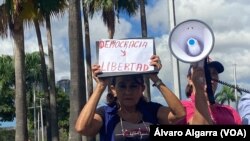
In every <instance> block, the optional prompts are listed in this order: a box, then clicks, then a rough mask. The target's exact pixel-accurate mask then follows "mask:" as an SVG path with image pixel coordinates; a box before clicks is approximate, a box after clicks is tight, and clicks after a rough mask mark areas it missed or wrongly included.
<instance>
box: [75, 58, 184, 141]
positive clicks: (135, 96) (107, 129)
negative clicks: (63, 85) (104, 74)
mask: <svg viewBox="0 0 250 141" xmlns="http://www.w3.org/2000/svg"><path fill="white" fill-rule="evenodd" d="M150 64H151V65H153V66H155V67H157V68H158V69H159V70H160V69H161V64H160V58H159V56H157V55H153V56H152V57H151V62H150ZM92 72H93V74H94V75H93V76H94V78H95V80H96V82H97V84H96V87H95V89H94V91H93V94H92V95H91V97H90V99H89V100H88V101H87V103H86V104H85V106H84V107H83V109H82V111H81V112H80V114H79V117H78V119H77V121H76V124H75V129H76V131H77V132H79V133H81V134H82V135H85V136H95V135H97V134H98V133H99V135H100V141H120V140H126V139H128V140H137V141H139V140H142V141H146V140H149V125H152V124H155V125H156V124H175V122H177V121H179V120H181V119H183V118H184V117H185V114H186V113H185V109H184V107H183V106H182V104H181V102H180V100H179V99H178V98H177V97H176V95H175V94H173V93H172V91H171V90H170V89H169V88H168V87H166V85H165V84H164V83H163V82H162V81H161V79H160V78H159V77H158V75H157V73H152V74H147V75H149V78H150V79H151V81H153V83H154V84H153V86H155V87H156V88H158V90H159V91H160V92H161V94H162V96H163V98H164V99H165V101H166V103H167V105H168V107H166V106H163V105H162V104H160V103H156V102H149V101H147V100H146V99H145V97H144V96H143V91H144V89H145V85H144V79H143V78H144V77H143V75H142V74H136V75H126V76H114V77H112V78H111V80H110V82H111V86H110V88H111V93H109V94H108V95H107V105H105V106H101V107H99V108H97V104H98V102H99V100H100V97H101V95H102V93H103V92H104V90H105V88H106V87H107V85H108V84H109V79H108V78H98V77H97V75H98V74H99V73H101V70H100V66H99V65H93V67H92Z"/></svg>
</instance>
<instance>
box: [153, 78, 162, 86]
mask: <svg viewBox="0 0 250 141" xmlns="http://www.w3.org/2000/svg"><path fill="white" fill-rule="evenodd" d="M160 84H162V81H161V79H158V80H157V81H156V82H155V83H154V84H153V85H152V86H153V87H158V86H159V85H160Z"/></svg>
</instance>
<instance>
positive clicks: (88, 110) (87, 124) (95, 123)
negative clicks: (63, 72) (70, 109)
mask: <svg viewBox="0 0 250 141" xmlns="http://www.w3.org/2000/svg"><path fill="white" fill-rule="evenodd" d="M99 68H100V67H99V66H98V65H94V66H93V67H92V71H93V74H94V78H95V80H96V82H97V84H96V88H95V89H94V91H93V94H92V95H91V96H90V98H89V100H88V101H87V103H86V104H85V105H84V107H83V109H82V111H81V112H80V115H79V116H78V119H77V121H76V124H75V129H76V131H77V132H79V133H81V134H83V135H85V136H95V135H96V134H97V133H98V132H99V130H100V128H101V126H102V122H103V121H102V118H101V116H100V115H98V114H96V113H95V111H96V107H97V104H98V102H99V100H100V98H101V95H102V93H103V91H104V90H105V88H106V86H107V84H108V80H107V78H105V79H98V78H97V77H96V76H97V74H98V73H99V72H100V70H99Z"/></svg>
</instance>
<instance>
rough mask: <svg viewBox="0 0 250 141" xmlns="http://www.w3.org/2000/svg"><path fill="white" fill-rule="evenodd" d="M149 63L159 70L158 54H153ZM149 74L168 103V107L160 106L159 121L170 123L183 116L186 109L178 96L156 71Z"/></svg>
mask: <svg viewBox="0 0 250 141" xmlns="http://www.w3.org/2000/svg"><path fill="white" fill-rule="evenodd" d="M151 65H154V66H156V67H157V68H158V69H159V70H160V69H161V64H160V59H159V57H158V56H153V57H152V58H151ZM149 76H150V79H151V81H153V83H154V84H155V87H157V88H158V89H159V91H160V92H161V94H162V96H163V97H164V99H165V101H166V102H167V104H168V107H165V106H162V107H160V108H159V110H158V112H157V117H158V121H159V123H160V124H172V123H174V122H176V121H178V120H180V119H181V118H184V117H185V115H186V111H185V109H184V107H183V106H182V104H181V102H180V100H179V99H178V97H177V96H176V95H175V94H174V93H173V92H172V91H171V90H170V89H169V88H168V87H167V86H166V85H165V84H164V83H163V82H162V81H161V79H160V78H159V77H158V76H157V74H156V73H154V74H150V75H149Z"/></svg>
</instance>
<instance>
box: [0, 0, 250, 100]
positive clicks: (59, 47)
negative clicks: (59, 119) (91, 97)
mask: <svg viewBox="0 0 250 141" xmlns="http://www.w3.org/2000/svg"><path fill="white" fill-rule="evenodd" d="M2 3H3V0H0V4H2ZM249 4H250V1H249V0H238V1H235V0H216V1H215V0H202V1H201V0H175V17H176V24H179V23H181V22H183V21H185V20H189V19H198V20H201V21H203V22H205V23H206V24H207V25H209V27H210V28H211V29H212V31H213V34H214V36H215V41H214V46H213V50H212V51H211V53H210V54H209V57H210V58H211V59H212V60H217V61H220V62H221V63H222V64H223V65H224V68H225V70H224V73H222V74H220V80H222V81H225V82H227V83H229V84H234V83H235V79H234V78H235V76H236V82H237V85H238V86H239V87H241V88H244V89H247V90H249V89H250V83H249V82H250V73H249V68H250V61H249V54H250V26H249V23H250V16H249V15H250V8H249ZM146 16H147V17H146V18H147V29H148V37H153V38H154V40H155V47H156V54H157V55H159V56H160V58H161V61H162V64H163V68H162V69H161V71H160V72H159V76H160V78H161V79H162V80H163V82H164V83H165V84H166V85H167V86H168V87H169V88H170V89H171V90H172V91H175V90H174V84H173V80H174V77H173V69H172V65H173V64H172V59H173V56H172V54H171V52H170V49H169V45H168V39H169V34H170V32H171V31H172V28H171V27H170V23H172V22H173V21H172V20H171V19H169V5H168V1H167V0H150V1H149V3H148V5H147V6H146ZM89 20H90V21H89V22H90V24H89V25H90V36H91V37H90V39H91V46H92V50H91V51H92V63H96V61H97V59H96V53H95V52H96V50H95V42H96V41H98V40H100V39H105V38H108V33H107V28H106V27H105V25H104V24H103V22H102V19H101V15H99V14H96V15H94V17H93V18H92V19H89ZM51 22H52V36H53V47H54V59H55V71H56V74H55V77H56V80H60V79H64V78H70V72H69V70H70V63H69V62H70V61H69V43H68V14H67V12H66V13H65V15H64V16H63V17H62V18H60V19H55V18H53V19H51ZM41 30H42V38H43V45H44V51H45V53H47V52H48V51H47V41H46V33H45V28H44V27H41ZM135 37H141V29H140V17H139V14H138V15H135V16H134V17H131V18H128V17H127V16H126V15H125V16H121V17H120V18H119V22H118V21H116V30H115V35H114V38H115V39H121V38H135ZM13 50H14V48H13V40H12V39H10V38H7V39H0V55H2V54H8V55H13ZM25 51H26V53H30V52H33V51H38V44H37V39H36V34H35V30H34V27H32V26H30V27H25ZM189 65H190V64H189V63H184V62H181V61H180V62H179V73H180V80H181V81H180V87H181V94H180V96H181V99H185V93H184V89H185V86H186V83H187V80H186V74H187V69H188V67H189ZM234 70H236V73H235V74H236V75H234ZM220 88H221V85H219V89H218V91H219V90H220ZM151 93H152V95H151V97H152V98H151V100H152V101H157V102H160V103H162V104H163V105H165V104H166V103H165V101H164V99H163V98H162V96H161V94H160V93H159V91H158V90H157V89H155V88H151ZM102 101H104V97H102Z"/></svg>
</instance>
